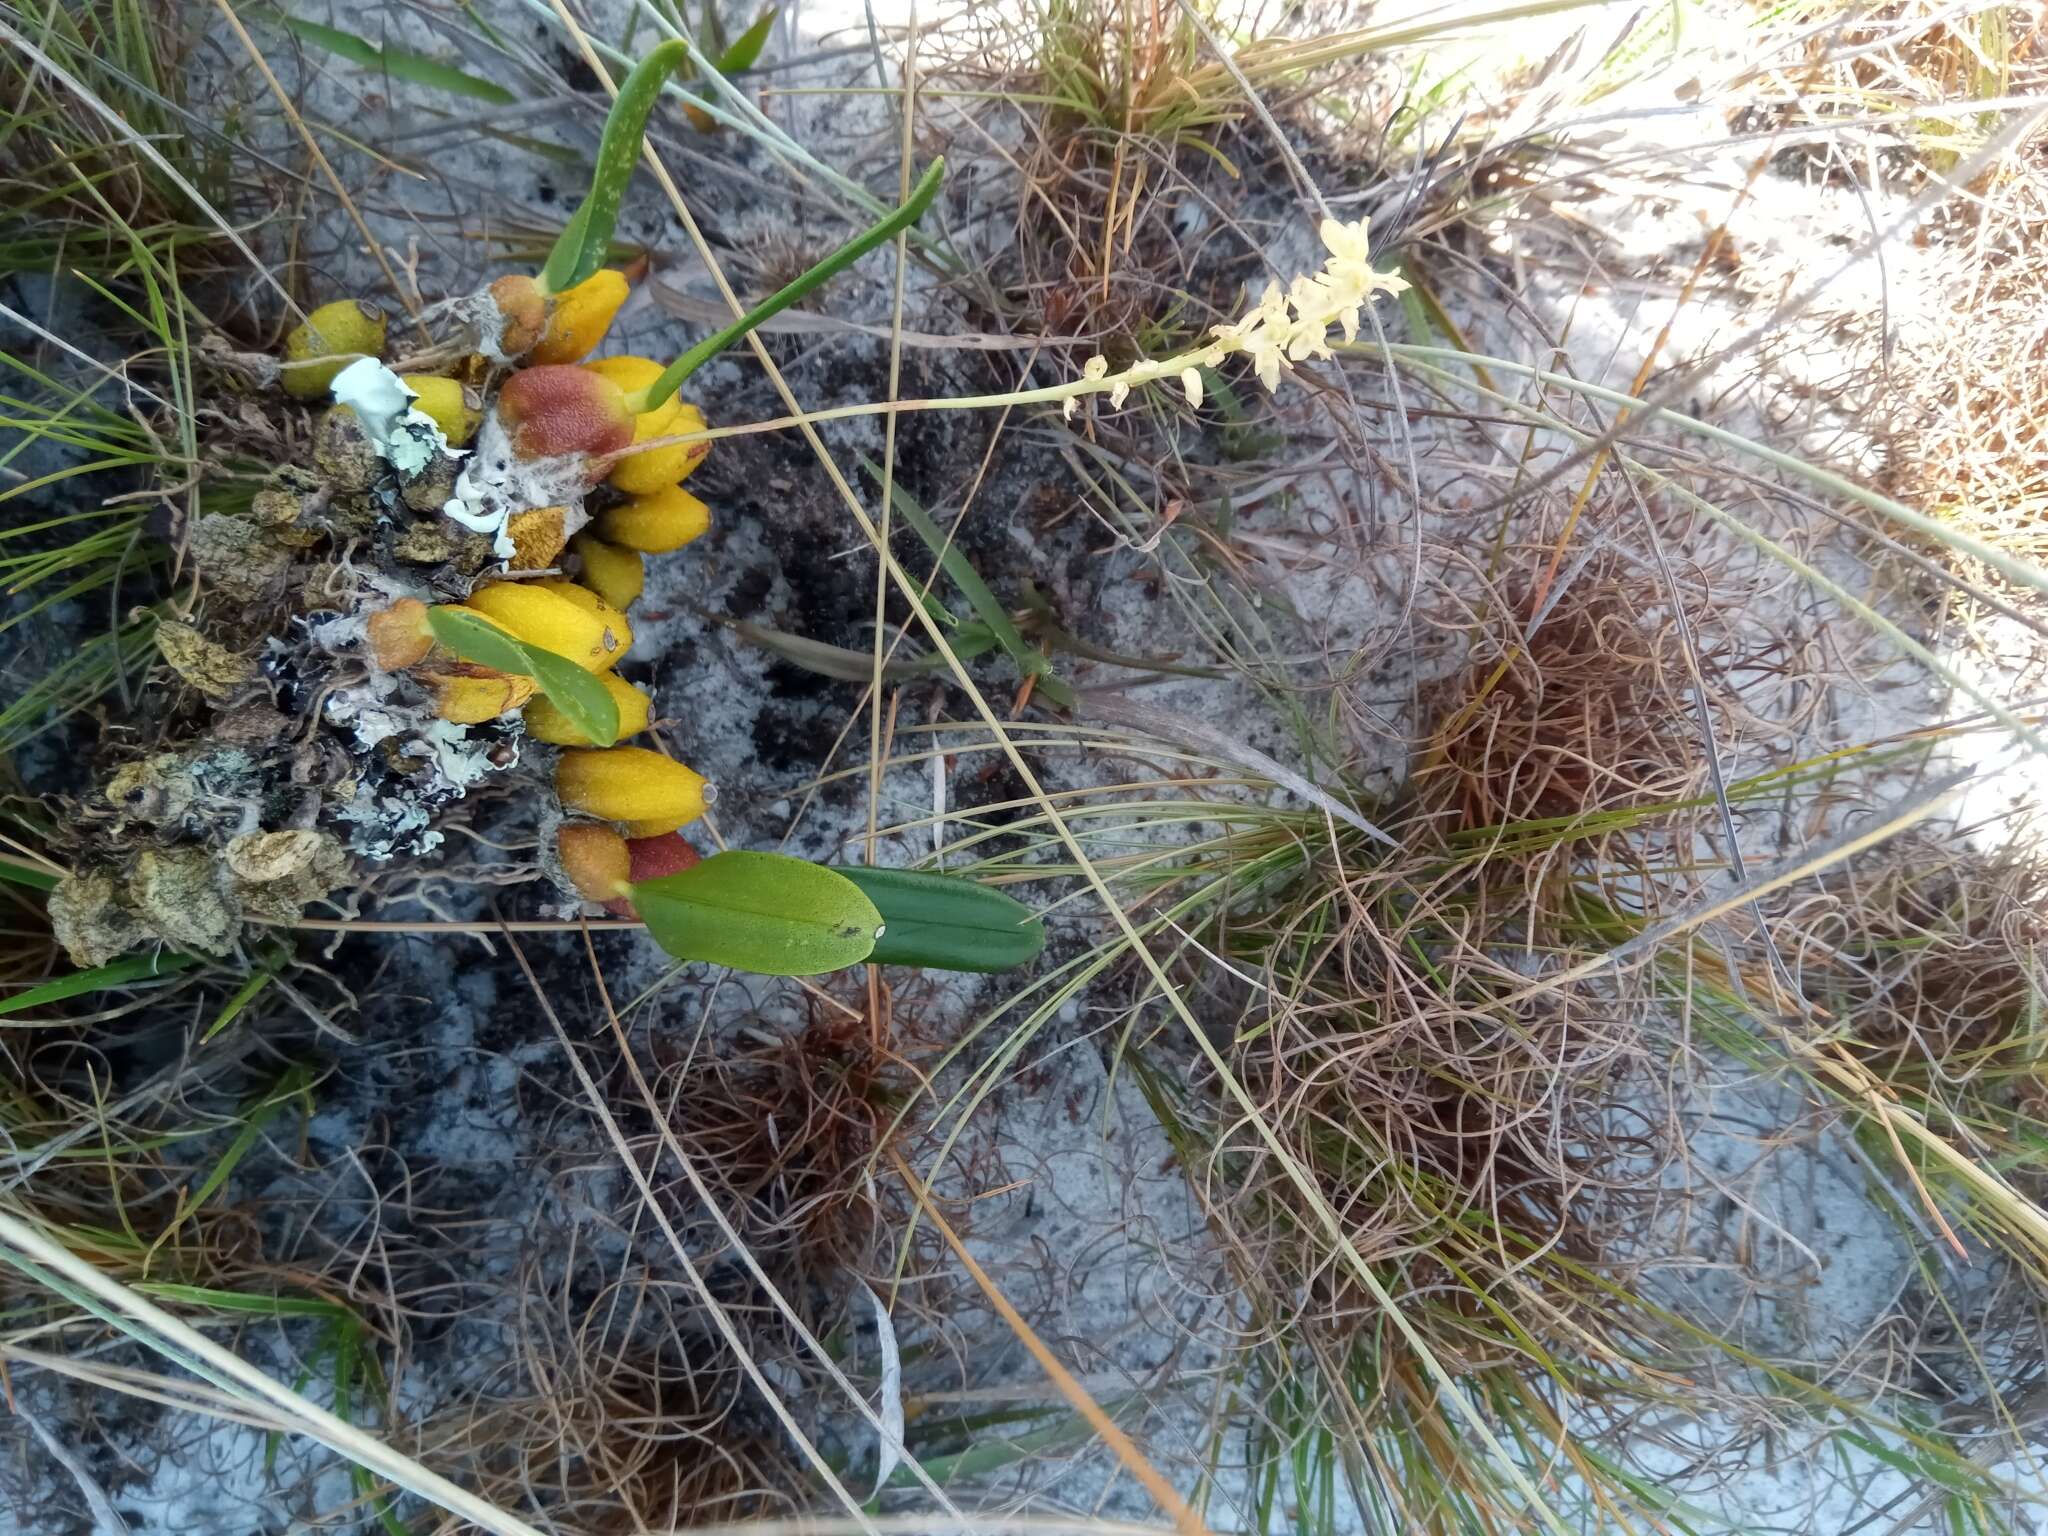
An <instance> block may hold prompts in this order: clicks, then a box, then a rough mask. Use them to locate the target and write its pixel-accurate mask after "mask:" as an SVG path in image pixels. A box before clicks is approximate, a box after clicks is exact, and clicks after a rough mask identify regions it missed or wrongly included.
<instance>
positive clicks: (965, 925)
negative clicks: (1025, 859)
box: [833, 864, 1045, 971]
mask: <svg viewBox="0 0 2048 1536" xmlns="http://www.w3.org/2000/svg"><path fill="white" fill-rule="evenodd" d="M833 868H835V869H836V870H838V871H839V873H840V874H842V875H844V876H846V878H847V879H849V880H851V881H852V882H853V883H854V884H855V885H857V886H859V887H860V888H861V890H862V891H863V892H865V893H866V895H867V898H868V900H869V901H872V902H873V903H874V904H875V910H876V911H878V912H880V913H881V914H882V922H883V925H884V926H883V929H882V936H881V938H879V939H877V940H876V941H875V948H874V952H873V953H872V954H870V955H869V956H868V959H869V961H870V962H872V963H873V964H875V965H919V966H925V967H928V968H930V969H933V970H940V971H1007V970H1009V969H1011V968H1012V967H1013V966H1019V965H1027V964H1029V963H1030V962H1031V961H1033V960H1035V959H1037V958H1038V954H1039V951H1040V950H1042V949H1044V948H1045V924H1044V923H1042V922H1040V921H1039V919H1038V914H1037V913H1035V912H1033V911H1032V910H1031V909H1030V908H1029V907H1027V906H1025V905H1024V903H1023V902H1021V901H1018V900H1017V899H1016V898H1015V897H1013V896H1006V895H1004V894H1003V893H1002V892H1001V891H998V890H995V889H993V888H992V887H990V886H986V885H981V884H978V883H977V882H975V881H973V880H968V879H964V878H962V877H961V876H959V875H933V874H925V873H922V872H920V871H916V870H908V869H875V868H872V867H869V866H866V865H858V864H836V865H834V866H833Z"/></svg>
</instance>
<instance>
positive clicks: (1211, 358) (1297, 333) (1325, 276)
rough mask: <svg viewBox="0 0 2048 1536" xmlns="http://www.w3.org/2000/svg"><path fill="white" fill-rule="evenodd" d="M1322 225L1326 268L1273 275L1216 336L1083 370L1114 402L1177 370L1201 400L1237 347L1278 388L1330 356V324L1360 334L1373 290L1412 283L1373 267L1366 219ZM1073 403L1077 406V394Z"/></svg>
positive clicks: (1091, 363)
mask: <svg viewBox="0 0 2048 1536" xmlns="http://www.w3.org/2000/svg"><path fill="white" fill-rule="evenodd" d="M1317 232H1318V233H1319V234H1320V235H1321V236H1322V241H1323V245H1324V247H1325V248H1326V249H1328V251H1329V253H1330V254H1329V257H1328V259H1327V260H1325V261H1324V263H1323V267H1322V270H1321V271H1320V272H1315V273H1305V274H1303V275H1301V276H1299V277H1297V278H1295V279H1294V281H1293V282H1292V283H1291V284H1289V285H1288V286H1287V287H1286V288H1285V289H1283V288H1282V287H1281V286H1280V285H1279V284H1278V283H1276V282H1269V283H1267V284H1266V290H1265V292H1264V293H1262V294H1261V295H1260V296H1259V301H1258V302H1257V303H1256V304H1254V305H1253V306H1252V307H1251V308H1250V309H1249V310H1247V311H1245V313H1244V314H1243V315H1242V316H1240V317H1239V318H1238V319H1236V320H1234V321H1231V322H1230V323H1228V324H1226V325H1219V326H1216V327H1215V328H1214V329H1213V330H1212V331H1211V332H1210V335H1211V337H1212V338H1213V339H1212V340H1211V341H1210V343H1209V344H1208V345H1207V346H1205V347H1202V348H1199V349H1197V350H1196V351H1193V352H1185V353H1182V354H1181V355H1179V356H1177V357H1169V358H1164V359H1160V360H1157V361H1150V360H1146V359H1142V358H1141V359H1140V360H1139V361H1137V362H1135V363H1133V364H1131V366H1130V367H1128V368H1126V369H1124V371H1123V372H1122V373H1119V374H1117V375H1115V376H1114V377H1111V376H1110V374H1109V363H1108V361H1107V360H1106V359H1104V358H1101V357H1092V358H1090V359H1089V360H1088V361H1087V363H1086V364H1084V365H1083V367H1082V369H1081V377H1082V378H1083V379H1084V380H1086V381H1087V382H1089V383H1099V382H1102V381H1105V380H1107V382H1108V384H1109V386H1110V387H1109V403H1110V405H1111V406H1112V407H1115V406H1121V405H1122V404H1123V403H1124V401H1125V400H1126V399H1128V398H1129V396H1130V393H1131V390H1132V389H1134V388H1135V387H1136V386H1138V385H1140V384H1150V383H1153V382H1154V381H1156V380H1159V379H1164V378H1169V377H1174V376H1176V375H1177V376H1178V377H1179V380H1180V384H1181V388H1182V389H1183V390H1184V391H1186V393H1187V397H1188V403H1189V404H1190V405H1194V406H1199V405H1200V404H1201V403H1202V375H1201V370H1202V369H1203V368H1205V367H1207V368H1213V367H1215V366H1216V365H1217V364H1218V363H1220V362H1222V361H1223V359H1224V358H1226V357H1228V356H1230V355H1231V354H1232V353H1243V354H1245V355H1246V356H1248V357H1249V358H1250V359H1251V364H1252V369H1253V371H1254V372H1255V373H1256V374H1257V375H1258V379H1259V382H1260V383H1261V384H1263V385H1265V387H1266V388H1267V389H1268V390H1278V389H1279V387H1280V374H1281V372H1282V370H1283V366H1285V365H1288V364H1292V363H1299V362H1305V361H1307V360H1308V359H1310V358H1328V357H1330V356H1331V352H1330V327H1331V326H1333V325H1334V326H1336V327H1337V329H1338V330H1339V331H1340V332H1342V333H1343V336H1344V339H1345V340H1346V341H1347V342H1349V341H1356V340H1357V339H1358V323H1359V319H1360V317H1361V316H1362V314H1363V313H1364V310H1365V306H1366V305H1368V304H1370V303H1371V302H1372V299H1373V296H1374V295H1375V294H1381V293H1399V292H1401V291H1402V290H1403V289H1405V288H1406V287H1407V286H1408V284H1407V283H1405V282H1403V281H1402V280H1401V279H1400V278H1399V277H1396V276H1395V275H1394V274H1393V273H1391V272H1380V271H1377V270H1375V269H1374V267H1373V265H1372V249H1371V245H1370V243H1369V242H1368V241H1367V238H1366V221H1365V220H1364V219H1360V220H1358V221H1357V222H1356V223H1354V224H1345V223H1342V222H1340V221H1339V220H1336V219H1325V220H1323V222H1322V225H1321V226H1320V228H1319V229H1318V231H1317ZM1066 410H1067V414H1068V415H1070V416H1071V415H1072V414H1073V410H1074V400H1073V398H1072V397H1071V396H1070V397H1069V398H1068V399H1067V402H1066Z"/></svg>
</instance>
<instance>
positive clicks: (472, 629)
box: [427, 605, 619, 747]
mask: <svg viewBox="0 0 2048 1536" xmlns="http://www.w3.org/2000/svg"><path fill="white" fill-rule="evenodd" d="M427 627H428V628H429V629H431V630H432V631H433V632H434V638H435V639H436V640H437V641H439V642H440V643H441V644H442V645H443V646H445V647H447V649H448V650H450V651H452V652H454V653H455V654H456V655H457V656H459V657H461V658H462V659H463V660H464V661H467V662H473V663H475V664H476V665H477V666H479V667H489V668H490V669H491V670H492V671H494V672H508V673H511V674H512V675H513V676H515V677H530V678H532V679H533V680H534V682H535V683H536V684H538V685H539V687H540V690H541V692H542V693H545V694H546V695H547V696H548V698H549V699H550V700H552V701H553V703H554V706H555V708H557V709H559V710H560V711H561V712H562V713H563V714H565V715H567V716H568V717H569V719H570V720H571V721H572V722H573V723H574V724H575V726H576V729H577V730H579V731H581V732H582V733H583V734H584V735H585V736H588V737H589V738H590V740H591V742H592V743H593V744H594V745H596V746H600V747H608V746H610V745H611V744H612V743H613V742H615V741H617V740H618V739H619V705H618V701H617V700H616V699H614V698H613V697H612V696H611V694H610V693H609V692H607V691H606V689H605V686H604V684H603V683H602V682H600V681H598V678H597V675H596V674H595V673H592V672H589V671H586V670H585V669H584V668H582V667H579V666H578V665H576V663H575V662H573V661H571V660H569V658H568V657H566V656H557V655H556V654H555V653H554V652H553V651H544V650H542V649H541V648H540V647H539V646H537V645H528V644H527V643H526V642H525V641H524V640H519V639H515V638H514V637H513V636H511V635H508V634H506V633H505V631H504V630H502V629H500V628H498V627H497V626H496V625H495V624H491V623H489V622H487V621H485V620H483V619H480V618H478V617H477V616H476V615H475V614H473V613H470V612H468V611H466V610H464V609H461V608H454V607H449V606H447V605H442V606H439V607H434V608H429V609H428V610H427Z"/></svg>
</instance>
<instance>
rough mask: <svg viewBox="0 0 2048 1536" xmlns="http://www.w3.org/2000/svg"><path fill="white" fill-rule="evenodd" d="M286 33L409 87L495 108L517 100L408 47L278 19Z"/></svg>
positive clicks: (495, 86)
mask: <svg viewBox="0 0 2048 1536" xmlns="http://www.w3.org/2000/svg"><path fill="white" fill-rule="evenodd" d="M278 20H280V21H282V22H283V23H284V25H285V28H286V30H288V31H290V32H292V33H294V34H295V35H296V36H299V37H302V38H304V39H305V40H306V41H307V42H309V43H312V44H313V45H314V46H316V47H319V48H325V49H326V50H327V51H328V52H329V53H336V54H340V55H341V57H343V58H344V59H347V60H348V61H349V62H350V63H352V64H360V65H362V66H363V68H365V69H374V70H377V71H379V72H381V73H383V74H387V75H389V76H390V77H391V78H392V79H394V80H404V81H407V82H408V83H410V84H413V85H424V86H426V87H428V88H429V89H431V90H438V91H447V92H449V93H451V94H453V95H456V96H469V97H472V98H474V99H475V100H477V101H488V102H491V103H493V104H494V105H496V106H501V107H509V106H511V105H512V104H513V103H514V102H516V101H518V100H519V98H518V97H517V96H515V95H513V94H512V93H511V92H510V91H508V90H506V89H505V87H504V86H502V85H498V84H495V83H494V82H492V81H489V80H480V79H478V78H477V77H476V76H475V75H472V74H466V73H465V72H463V71H462V70H459V69H457V68H455V66H454V65H452V64H442V63H440V62H438V61H436V60H434V59H430V58H428V57H427V56H426V55H425V54H423V53H414V52H413V51H412V50H411V49H409V48H394V47H392V46H391V45H389V44H388V43H387V44H384V45H382V46H380V45H378V44H376V43H373V42H371V41H370V40H369V39H368V38H364V37H358V36H356V35H355V34H354V33H353V32H343V31H340V30H339V29H337V28H335V27H323V26H321V25H320V23H319V22H317V21H306V20H304V19H303V18H301V17H297V16H280V17H279V18H278Z"/></svg>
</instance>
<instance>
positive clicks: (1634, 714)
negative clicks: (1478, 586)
mask: <svg viewBox="0 0 2048 1536" xmlns="http://www.w3.org/2000/svg"><path fill="white" fill-rule="evenodd" d="M1503 608H1504V611H1502V612H1501V613H1500V615H1499V617H1498V618H1497V619H1496V620H1495V621H1494V622H1492V623H1489V624H1487V625H1486V626H1485V629H1484V631H1483V634H1484V639H1483V640H1482V642H1481V644H1480V646H1479V647H1477V648H1476V649H1475V651H1474V653H1473V655H1472V658H1471V660H1470V662H1469V663H1468V664H1467V665H1466V666H1465V667H1464V668H1463V669H1462V670H1461V671H1460V672H1459V673H1457V674H1456V675H1454V676H1452V677H1450V678H1448V679H1446V680H1444V681H1443V682H1440V683H1437V684H1434V685H1431V686H1429V687H1427V688H1426V689H1425V690H1424V693H1423V697H1422V710H1423V714H1424V718H1426V719H1435V720H1437V721H1439V722H1440V723H1439V724H1437V725H1436V727H1435V729H1434V731H1433V732H1432V734H1431V736H1430V738H1429V743H1428V747H1427V749H1426V751H1425V754H1424V757H1423V761H1422V763H1421V764H1420V766H1419V768H1418V770H1417V774H1416V780H1417V784H1418V786H1419V788H1420V790H1421V793H1422V796H1423V799H1424V800H1425V802H1426V803H1427V804H1429V805H1430V806H1431V807H1432V808H1433V809H1434V808H1441V811H1442V812H1443V814H1444V815H1445V819H1446V820H1447V822H1448V824H1449V825H1448V827H1447V829H1446V830H1457V831H1472V830H1476V829H1478V828H1482V827H1504V826H1507V825H1509V824H1511V823H1515V822H1529V821H1550V820H1561V821H1566V822H1572V821H1582V820H1583V819H1584V818H1586V817H1588V816H1590V815H1592V814H1594V813H1596V812H1599V811H1603V810H1610V809H1614V808H1617V807H1622V806H1637V805H1646V804H1653V803H1655V802H1658V801H1662V800H1668V799H1674V798H1677V797H1679V796H1680V795H1682V794H1683V793H1684V792H1685V790H1686V789H1687V787H1688V786H1689V785H1690V783H1691V780H1692V778H1693V775H1694V774H1695V772H1696V771H1697V761H1698V751H1697V748H1698V734H1699V733H1698V726H1697V723H1696V721H1695V720H1694V718H1693V717H1692V715H1691V714H1690V713H1689V712H1688V711H1687V710H1686V708H1685V701H1686V697H1687V694H1688V692H1689V685H1688V673H1687V669H1686V660H1685V653H1684V649H1683V644H1682V640H1681V637H1680V634H1679V631H1678V628H1677V626H1676V624H1675V623H1674V622H1673V619H1672V615H1671V610H1670V606H1669V604H1668V603H1667V602H1665V601H1663V600H1662V598H1661V596H1660V594H1659V593H1658V592H1657V590H1656V588H1655V587H1654V586H1653V585H1650V584H1648V583H1647V582H1646V579H1645V574H1644V572H1643V571H1642V570H1640V569H1638V568H1636V567H1634V566H1632V565H1631V564H1630V563H1629V562H1628V561H1627V560H1625V559H1624V558H1623V557H1622V556H1620V555H1609V556H1606V557H1603V558H1597V559H1595V560H1593V561H1592V562H1590V563H1589V564H1588V565H1586V566H1585V567H1584V568H1582V569H1580V570H1578V571H1577V572H1576V573H1568V574H1567V575H1566V577H1565V578H1563V583H1562V584H1561V585H1553V586H1552V587H1551V588H1550V590H1549V592H1548V593H1547V594H1546V593H1545V592H1544V590H1543V588H1542V587H1541V586H1539V585H1537V584H1534V583H1529V582H1521V583H1517V584H1515V585H1512V586H1510V587H1509V588H1508V590H1507V593H1506V595H1505V597H1504V600H1503ZM1714 659H1715V658H1705V659H1704V660H1706V661H1708V662H1711V661H1713V660H1714Z"/></svg>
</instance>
